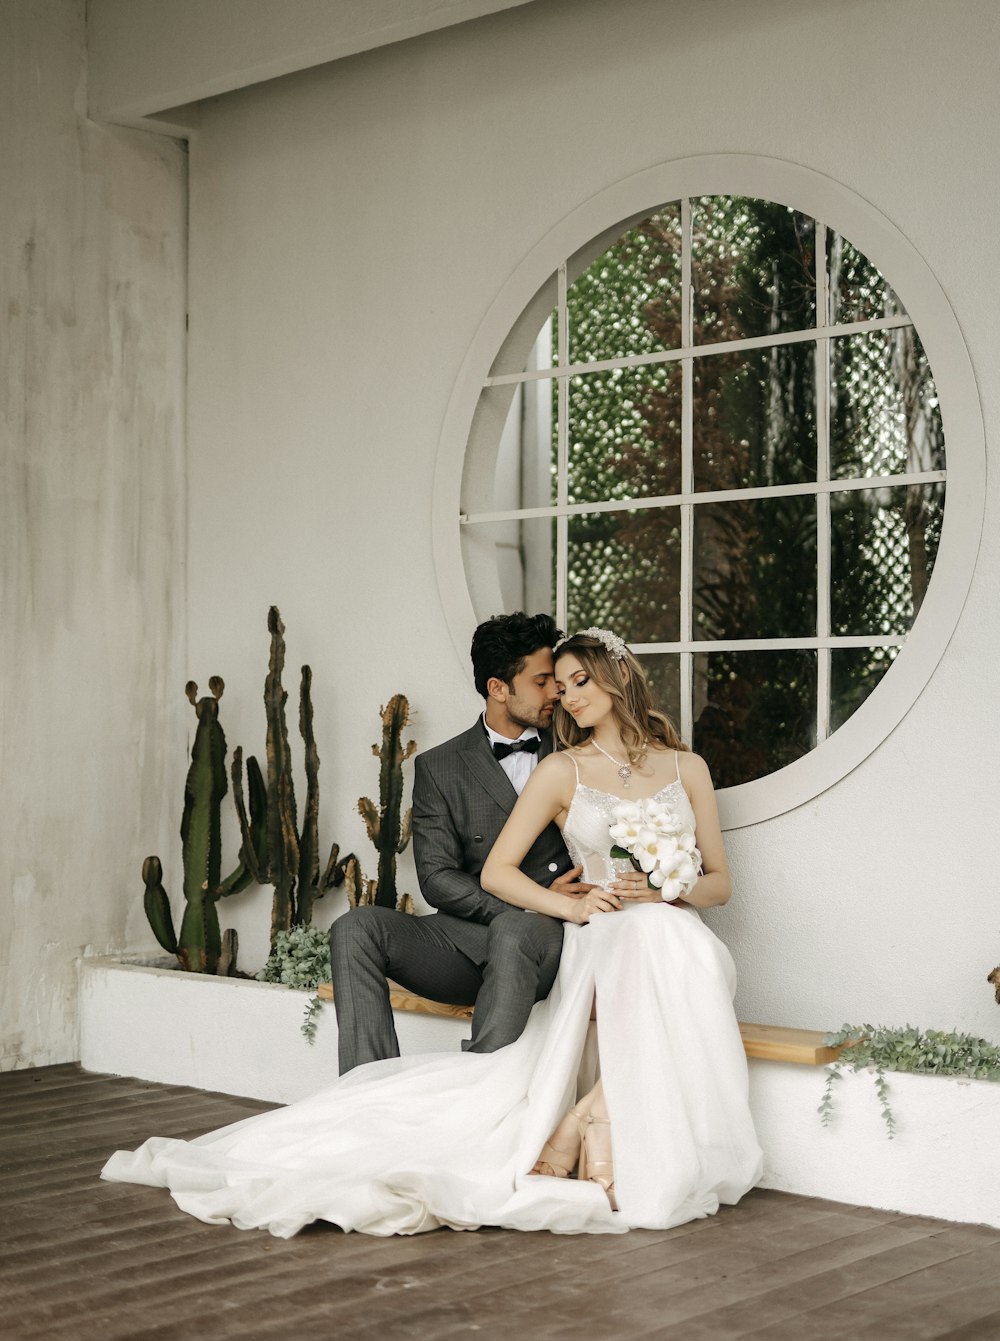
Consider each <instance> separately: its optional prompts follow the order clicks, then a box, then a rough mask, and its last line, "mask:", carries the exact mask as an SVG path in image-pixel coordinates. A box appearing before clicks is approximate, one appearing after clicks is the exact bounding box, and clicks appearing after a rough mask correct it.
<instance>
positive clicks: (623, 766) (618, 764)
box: [590, 736, 632, 787]
mask: <svg viewBox="0 0 1000 1341" xmlns="http://www.w3.org/2000/svg"><path fill="white" fill-rule="evenodd" d="M590 743H591V745H593V747H594V749H595V750H600V751H601V753H602V754H603V755H604V757H605V759H610V760H611V762H612V763H613V764H614V766H615V768H617V770H618V776H619V777H620V778H621V780H622V786H623V787H627V786H628V785H629V780H630V779H631V777H632V766H631V764H630V763H629V762H628V760H627V759H626V760H625V762H624V763H622V761H621V760H620V759H616V758H615V756H614V755H613V754H608V752H607V750H606V749H605V748H604V746H603V745H598V743H597V741H596V740H595V739H594V737H593V736H591V738H590Z"/></svg>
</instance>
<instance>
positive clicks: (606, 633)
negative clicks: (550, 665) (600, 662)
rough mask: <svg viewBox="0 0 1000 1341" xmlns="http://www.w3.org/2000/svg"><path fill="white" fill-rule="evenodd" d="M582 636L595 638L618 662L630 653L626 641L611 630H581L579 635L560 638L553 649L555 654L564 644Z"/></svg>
mask: <svg viewBox="0 0 1000 1341" xmlns="http://www.w3.org/2000/svg"><path fill="white" fill-rule="evenodd" d="M581 636H582V637H586V638H595V639H596V640H597V641H598V642H599V643H601V644H602V645H603V646H604V649H605V651H607V652H608V653H609V654H610V655H611V656H613V657H614V659H615V660H616V661H624V660H625V653H626V652H627V651H628V648H627V647H626V646H625V643H624V641H623V640H622V639H621V638H619V637H618V634H617V633H612V632H611V630H610V629H580V631H579V632H578V633H571V634H570V635H569V637H568V638H560V639H559V641H558V642H557V643H556V645H555V647H554V648H553V649H552V650H553V652H558V651H559V649H560V647H562V645H563V643H568V642H569V641H570V638H579V637H581Z"/></svg>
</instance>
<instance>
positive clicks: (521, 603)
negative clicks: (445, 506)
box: [461, 517, 556, 620]
mask: <svg viewBox="0 0 1000 1341" xmlns="http://www.w3.org/2000/svg"><path fill="white" fill-rule="evenodd" d="M555 526H556V524H555V521H554V519H553V518H551V517H529V518H527V519H525V520H522V521H507V522H468V523H467V524H466V525H464V526H463V527H462V530H461V536H462V557H463V559H464V561H465V572H466V576H467V577H468V580H469V592H470V595H471V596H472V605H473V609H474V610H475V612H476V618H477V619H480V620H482V619H489V617H490V616H491V615H496V614H501V613H507V614H511V613H513V611H515V610H527V611H528V612H529V613H530V614H534V613H536V612H537V611H540V610H546V611H554V609H555V604H554V601H553V590H554V572H555V553H556V529H555ZM498 579H499V602H500V603H499V605H498V604H497V582H498Z"/></svg>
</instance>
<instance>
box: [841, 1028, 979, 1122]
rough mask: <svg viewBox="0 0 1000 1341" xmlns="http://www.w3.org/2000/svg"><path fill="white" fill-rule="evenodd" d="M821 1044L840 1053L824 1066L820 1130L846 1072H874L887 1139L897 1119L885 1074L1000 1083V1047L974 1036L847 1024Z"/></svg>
mask: <svg viewBox="0 0 1000 1341" xmlns="http://www.w3.org/2000/svg"><path fill="white" fill-rule="evenodd" d="M823 1041H824V1043H825V1044H826V1045H827V1046H828V1047H841V1046H842V1048H843V1050H842V1051H841V1053H840V1055H839V1056H838V1058H837V1059H836V1061H834V1062H831V1063H830V1065H829V1066H828V1067H827V1072H826V1084H825V1086H824V1089H823V1097H822V1099H821V1101H820V1105H819V1110H818V1111H819V1114H820V1119H821V1121H822V1123H823V1126H824V1127H825V1126H828V1125H829V1123H830V1120H831V1118H832V1116H833V1087H834V1083H835V1082H836V1081H838V1080H839V1079H840V1078H841V1076H842V1074H843V1072H844V1070H845V1069H849V1070H851V1071H863V1070H871V1071H872V1072H873V1073H874V1084H875V1093H876V1095H877V1096H878V1101H879V1107H880V1108H881V1111H882V1119H883V1121H884V1122H885V1125H886V1132H887V1134H888V1137H889V1139H890V1140H892V1138H893V1135H894V1134H895V1130H896V1118H895V1115H894V1113H893V1111H892V1106H891V1104H890V1102H889V1085H888V1082H887V1080H886V1078H885V1073H886V1072H887V1071H906V1072H909V1073H910V1074H917V1075H936V1076H965V1077H967V1078H968V1079H970V1080H992V1081H1000V1047H998V1046H997V1045H996V1044H994V1043H990V1042H988V1041H987V1040H986V1039H985V1038H976V1037H974V1035H972V1034H959V1033H954V1032H953V1033H945V1032H943V1031H941V1030H936V1029H928V1030H927V1031H926V1032H923V1031H921V1030H919V1029H915V1028H913V1026H912V1025H905V1026H904V1027H903V1028H902V1029H890V1028H888V1027H887V1026H885V1025H879V1026H875V1025H871V1024H860V1025H859V1024H845V1025H844V1026H843V1028H842V1029H839V1030H838V1031H837V1032H836V1033H832V1034H827V1035H826V1037H825V1038H824V1040H823Z"/></svg>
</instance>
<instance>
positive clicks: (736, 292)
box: [691, 196, 816, 344]
mask: <svg viewBox="0 0 1000 1341" xmlns="http://www.w3.org/2000/svg"><path fill="white" fill-rule="evenodd" d="M691 261H692V272H691V274H692V283H693V286H694V338H695V341H696V342H697V343H701V344H704V343H707V342H710V341H716V340H743V339H748V338H750V337H752V336H760V335H774V334H777V333H778V332H780V331H795V330H808V329H809V328H811V327H813V326H815V324H816V229H815V224H814V222H813V220H812V219H810V218H808V217H807V216H806V215H804V214H799V213H798V211H797V210H792V209H788V208H787V206H785V205H775V204H772V203H771V202H770V201H767V200H756V199H754V198H752V197H749V196H703V197H701V198H700V199H695V200H692V201H691Z"/></svg>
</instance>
